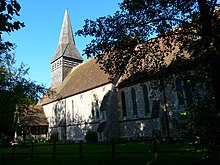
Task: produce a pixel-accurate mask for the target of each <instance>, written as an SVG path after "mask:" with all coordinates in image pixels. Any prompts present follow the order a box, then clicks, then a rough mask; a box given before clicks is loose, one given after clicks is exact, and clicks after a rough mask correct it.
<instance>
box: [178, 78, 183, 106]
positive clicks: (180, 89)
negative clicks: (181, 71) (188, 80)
mask: <svg viewBox="0 0 220 165" xmlns="http://www.w3.org/2000/svg"><path fill="white" fill-rule="evenodd" d="M176 92H177V98H178V106H184V95H183V85H182V81H181V80H180V79H179V78H177V79H176Z"/></svg>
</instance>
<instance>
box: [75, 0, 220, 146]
mask: <svg viewBox="0 0 220 165" xmlns="http://www.w3.org/2000/svg"><path fill="white" fill-rule="evenodd" d="M218 7H219V4H217V0H169V1H168V0H138V1H137V0H124V1H123V2H122V3H121V4H120V10H119V11H116V12H115V14H114V15H112V16H110V15H109V16H106V17H100V18H97V19H96V20H95V21H93V20H85V25H84V27H83V28H82V29H81V30H79V31H78V32H77V34H78V35H79V36H85V37H86V36H91V37H93V39H92V41H91V42H90V43H89V44H88V45H87V46H86V49H85V50H84V54H85V55H87V56H88V57H93V56H95V57H97V58H98V62H99V63H100V64H102V69H104V71H105V72H107V73H109V74H110V75H111V76H112V78H114V77H116V76H118V75H119V76H120V75H123V74H129V75H132V74H135V73H139V72H141V73H143V72H144V73H147V75H151V73H158V74H160V78H162V79H165V78H166V77H168V76H169V75H172V74H181V75H183V77H184V79H186V80H188V79H191V81H190V83H191V85H193V86H194V87H198V86H199V87H201V88H204V89H206V90H207V93H206V94H205V95H203V96H202V97H201V96H199V95H196V94H195V97H196V99H197V100H198V101H197V105H194V107H193V106H191V107H190V108H189V113H190V115H191V118H190V120H191V121H190V127H191V128H192V130H193V135H194V137H200V140H201V139H206V140H207V139H213V137H214V136H215V140H216V139H217V137H219V135H218V134H219V133H220V132H219V129H218V128H217V127H216V124H217V123H218V124H219V123H220V122H219V116H220V115H219V114H220V94H219V92H218V91H219V88H220V86H219V84H220V19H219V17H220V13H219V8H218ZM192 70H193V72H192ZM192 73H193V74H192ZM197 89H198V88H197ZM198 105H199V106H198ZM213 105H214V106H213ZM198 109H199V110H200V112H201V113H195V112H198ZM204 110H206V111H207V113H206V115H202V111H204ZM207 114H208V115H207ZM203 119H205V120H203ZM201 120H202V121H206V124H203V125H201V124H199V122H201ZM210 123H215V124H213V125H210ZM218 124H217V125H218ZM204 126H206V127H204ZM210 126H212V127H213V129H209V128H210ZM202 127H203V128H202ZM203 130H205V131H203ZM210 130H215V131H211V132H210ZM216 135H217V137H216ZM205 136H206V137H205ZM215 140H213V141H212V142H214V141H215ZM197 141H198V139H197ZM201 141H202V140H201ZM204 141H205V140H203V142H204ZM210 141H211V140H208V141H207V143H206V144H207V145H208V143H209V142H210ZM215 142H216V141H215ZM210 143H211V142H210Z"/></svg>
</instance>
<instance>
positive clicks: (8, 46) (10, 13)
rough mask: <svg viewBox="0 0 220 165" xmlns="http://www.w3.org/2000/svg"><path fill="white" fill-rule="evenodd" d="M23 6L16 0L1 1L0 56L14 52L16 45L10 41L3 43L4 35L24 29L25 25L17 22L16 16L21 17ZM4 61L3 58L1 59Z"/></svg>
mask: <svg viewBox="0 0 220 165" xmlns="http://www.w3.org/2000/svg"><path fill="white" fill-rule="evenodd" d="M20 9H21V6H20V5H19V3H18V2H17V1H16V0H10V1H7V0H0V22H1V24H0V54H1V56H2V54H4V52H5V51H8V50H12V49H13V48H14V44H12V43H11V42H9V41H3V39H2V34H3V33H11V32H13V31H15V30H19V29H20V28H22V27H24V23H23V22H20V21H17V20H15V16H19V11H20ZM0 60H2V57H1V58H0Z"/></svg>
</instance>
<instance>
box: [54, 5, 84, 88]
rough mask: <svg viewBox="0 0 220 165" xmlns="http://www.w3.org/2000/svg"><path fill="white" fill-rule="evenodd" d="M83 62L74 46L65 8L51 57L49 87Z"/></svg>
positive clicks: (61, 80) (55, 85)
mask: <svg viewBox="0 0 220 165" xmlns="http://www.w3.org/2000/svg"><path fill="white" fill-rule="evenodd" d="M82 62H83V58H82V56H81V55H80V54H79V51H78V50H77V48H76V45H75V41H74V37H73V32H72V27H71V23H70V18H69V14H68V10H67V9H66V11H65V15H64V19H63V25H62V29H61V32H60V38H59V42H58V46H57V49H56V51H55V53H54V55H53V58H52V59H51V87H57V86H59V85H60V84H62V82H63V80H64V79H65V78H66V76H67V75H68V73H69V72H70V71H71V70H72V68H73V67H75V66H77V65H78V64H80V63H82Z"/></svg>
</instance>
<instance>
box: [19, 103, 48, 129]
mask: <svg viewBox="0 0 220 165" xmlns="http://www.w3.org/2000/svg"><path fill="white" fill-rule="evenodd" d="M20 120H22V124H24V125H28V126H46V125H48V122H47V118H46V116H45V114H44V111H43V107H42V106H40V105H33V106H30V107H28V108H27V109H26V112H25V113H23V114H22V116H21V117H20Z"/></svg>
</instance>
